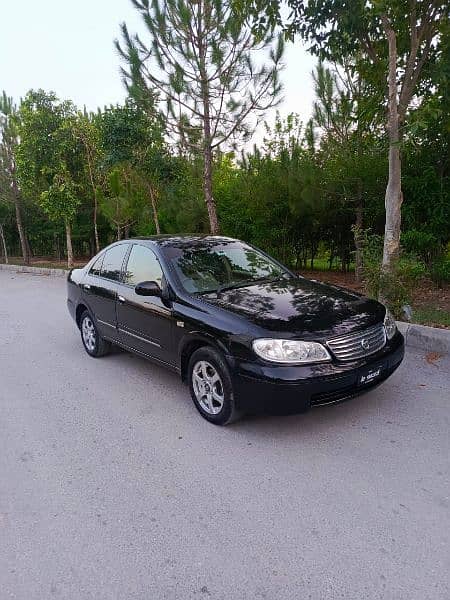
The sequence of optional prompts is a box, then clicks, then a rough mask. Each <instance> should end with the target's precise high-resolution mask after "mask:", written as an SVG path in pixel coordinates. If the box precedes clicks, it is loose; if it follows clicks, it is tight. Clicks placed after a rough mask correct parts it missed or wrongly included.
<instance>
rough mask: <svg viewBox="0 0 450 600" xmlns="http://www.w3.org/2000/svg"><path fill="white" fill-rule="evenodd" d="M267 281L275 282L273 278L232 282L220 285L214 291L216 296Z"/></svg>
mask: <svg viewBox="0 0 450 600" xmlns="http://www.w3.org/2000/svg"><path fill="white" fill-rule="evenodd" d="M269 281H276V279H274V278H273V277H259V278H258V279H247V280H245V281H234V282H230V283H222V285H219V287H218V288H217V290H216V293H217V294H220V293H221V292H224V291H226V290H232V289H237V288H240V287H246V286H247V285H253V284H254V283H268V282H269Z"/></svg>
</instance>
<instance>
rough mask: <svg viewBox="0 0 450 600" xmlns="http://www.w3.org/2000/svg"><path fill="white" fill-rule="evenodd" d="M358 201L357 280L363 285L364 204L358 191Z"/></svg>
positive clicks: (356, 226) (356, 237)
mask: <svg viewBox="0 0 450 600" xmlns="http://www.w3.org/2000/svg"><path fill="white" fill-rule="evenodd" d="M358 196H359V197H358V199H357V204H356V220H355V230H354V237H355V279H356V281H357V283H361V281H362V276H363V267H364V264H363V237H362V231H363V202H362V194H361V193H360V192H359V191H358Z"/></svg>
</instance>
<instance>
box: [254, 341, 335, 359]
mask: <svg viewBox="0 0 450 600" xmlns="http://www.w3.org/2000/svg"><path fill="white" fill-rule="evenodd" d="M253 350H254V351H255V352H256V354H257V355H258V356H260V357H261V358H264V359H265V360H270V361H271V362H277V363H286V364H299V363H315V362H324V361H327V360H331V356H330V355H329V353H328V350H327V349H326V348H325V347H324V346H322V344H318V343H317V342H300V341H298V340H274V339H271V338H263V339H259V340H254V342H253Z"/></svg>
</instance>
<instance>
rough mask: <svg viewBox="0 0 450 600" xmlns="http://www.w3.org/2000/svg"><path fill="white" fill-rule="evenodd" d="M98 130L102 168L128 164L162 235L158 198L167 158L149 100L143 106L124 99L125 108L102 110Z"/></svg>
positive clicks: (160, 131) (160, 129) (159, 125)
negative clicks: (102, 156) (143, 191)
mask: <svg viewBox="0 0 450 600" xmlns="http://www.w3.org/2000/svg"><path fill="white" fill-rule="evenodd" d="M144 109H145V110H144ZM100 128H101V146H102V150H103V154H104V162H105V166H106V167H107V168H112V167H116V166H117V165H122V166H124V165H128V167H129V168H131V169H132V170H133V171H134V172H135V173H134V176H135V179H136V180H137V179H139V180H140V183H141V186H142V188H144V189H145V190H146V194H147V195H148V198H149V205H150V207H151V213H152V216H153V222H154V225H155V230H156V233H157V234H159V233H161V228H160V224H159V217H158V196H159V191H160V190H159V188H160V185H161V183H162V181H163V180H164V179H165V176H166V170H167V169H166V167H167V161H168V156H167V151H166V148H165V144H164V140H163V135H162V123H161V119H160V117H159V115H158V114H157V112H156V110H155V109H154V107H153V105H150V102H149V99H147V103H146V104H143V105H142V107H141V106H139V107H138V106H136V103H135V102H134V101H133V100H132V99H127V101H126V102H125V105H124V106H111V107H109V108H107V109H105V111H104V112H103V113H102V115H101V117H100ZM128 170H129V169H128Z"/></svg>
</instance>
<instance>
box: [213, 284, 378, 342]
mask: <svg viewBox="0 0 450 600" xmlns="http://www.w3.org/2000/svg"><path fill="white" fill-rule="evenodd" d="M256 286H257V287H255V286H253V287H252V288H238V289H235V290H229V291H227V292H225V293H224V294H223V295H222V296H221V298H220V302H221V303H223V304H224V305H225V304H228V305H229V304H233V305H235V306H236V307H238V308H239V310H241V311H243V312H246V313H248V314H252V315H254V317H256V320H257V321H258V322H260V324H261V325H263V326H264V327H265V328H266V329H269V330H277V331H286V332H290V333H297V332H300V331H302V330H303V331H305V332H314V333H316V334H318V335H320V334H321V333H322V332H323V333H327V332H329V331H330V329H333V336H338V335H345V334H346V333H347V332H349V331H354V329H355V326H356V327H357V326H358V325H361V326H364V325H366V324H367V319H368V318H370V314H369V313H368V312H366V311H363V312H360V310H361V305H362V304H365V303H366V302H367V300H366V299H365V298H363V299H360V298H359V296H357V295H354V296H353V297H352V298H349V297H348V293H347V292H343V291H341V290H339V289H337V288H336V289H335V294H336V295H333V296H330V295H329V294H330V292H329V288H327V290H325V289H324V290H323V294H321V293H320V292H321V289H320V288H321V284H320V283H318V282H317V283H316V282H311V281H309V280H307V279H304V278H302V279H286V280H285V279H279V280H276V281H272V282H267V283H258V284H256ZM350 301H351V305H350ZM358 305H359V306H358Z"/></svg>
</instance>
